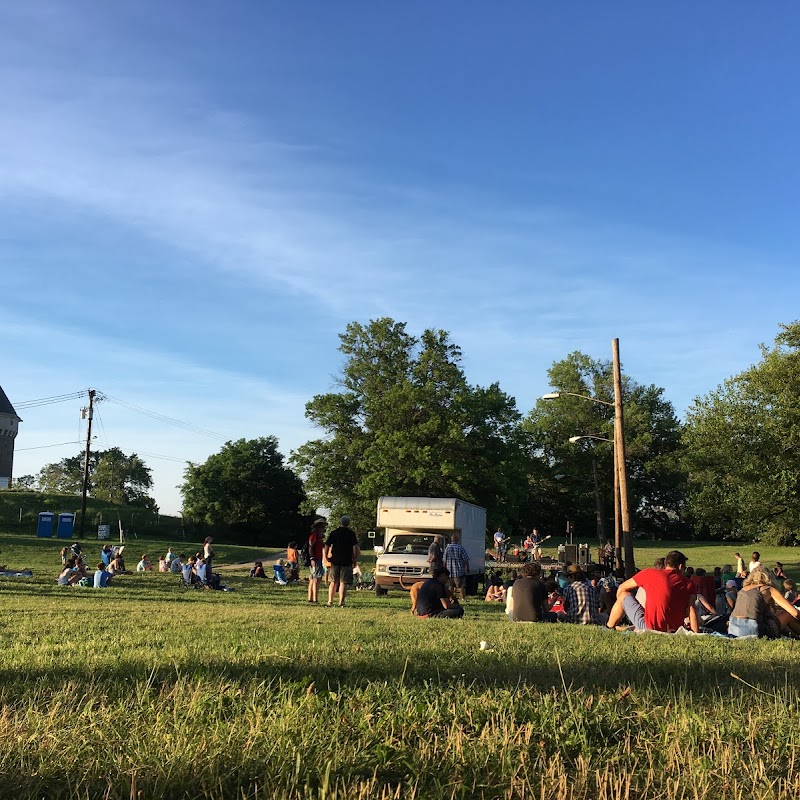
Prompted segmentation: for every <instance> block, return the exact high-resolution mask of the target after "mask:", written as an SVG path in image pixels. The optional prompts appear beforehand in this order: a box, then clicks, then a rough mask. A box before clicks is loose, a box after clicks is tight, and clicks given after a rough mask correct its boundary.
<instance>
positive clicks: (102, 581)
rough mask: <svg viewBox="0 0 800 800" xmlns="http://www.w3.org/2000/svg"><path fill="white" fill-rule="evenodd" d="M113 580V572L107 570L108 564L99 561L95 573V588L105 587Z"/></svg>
mask: <svg viewBox="0 0 800 800" xmlns="http://www.w3.org/2000/svg"><path fill="white" fill-rule="evenodd" d="M110 580H111V573H110V572H106V566H105V564H103V562H102V561H101V562H99V563H98V565H97V569H96V570H95V573H94V588H95V589H105V588H106V586H108V582H109V581H110Z"/></svg>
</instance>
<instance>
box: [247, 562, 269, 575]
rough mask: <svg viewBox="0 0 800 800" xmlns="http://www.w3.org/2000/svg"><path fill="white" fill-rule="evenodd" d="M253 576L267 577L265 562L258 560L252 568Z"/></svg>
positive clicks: (251, 573)
mask: <svg viewBox="0 0 800 800" xmlns="http://www.w3.org/2000/svg"><path fill="white" fill-rule="evenodd" d="M250 577H251V578H266V577H267V573H266V572H264V564H263V563H262V562H261V561H256V563H255V564H253V568H252V569H251V570H250Z"/></svg>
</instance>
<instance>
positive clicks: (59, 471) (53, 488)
mask: <svg viewBox="0 0 800 800" xmlns="http://www.w3.org/2000/svg"><path fill="white" fill-rule="evenodd" d="M83 465H84V456H83V455H81V454H78V455H77V456H71V457H68V458H62V459H61V461H57V462H55V463H53V464H47V465H46V466H44V467H43V468H42V469H41V471H40V472H39V474H38V476H37V484H38V488H39V491H42V492H54V493H60V494H80V493H81V491H82V490H83ZM152 488H153V477H152V474H151V470H150V468H149V467H148V466H147V465H146V464H145V463H144V461H142V459H141V458H139V456H138V455H136V453H132V454H131V455H126V454H125V453H123V452H122V450H120V449H119V448H118V447H112V448H110V449H109V450H98V451H92V452H90V453H89V494H90V495H91V496H92V497H95V498H97V499H99V500H108V501H109V502H112V503H122V504H129V505H137V506H143V507H146V508H153V509H155V507H156V506H155V501H154V500H153V498H152V497H151V496H150V490H151V489H152Z"/></svg>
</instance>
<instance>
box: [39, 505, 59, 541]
mask: <svg viewBox="0 0 800 800" xmlns="http://www.w3.org/2000/svg"><path fill="white" fill-rule="evenodd" d="M55 518H56V515H55V514H52V513H50V512H49V511H42V513H41V514H39V524H38V526H37V527H36V535H37V536H39V537H41V538H42V539H50V538H51V537H52V536H53V522H54V520H55Z"/></svg>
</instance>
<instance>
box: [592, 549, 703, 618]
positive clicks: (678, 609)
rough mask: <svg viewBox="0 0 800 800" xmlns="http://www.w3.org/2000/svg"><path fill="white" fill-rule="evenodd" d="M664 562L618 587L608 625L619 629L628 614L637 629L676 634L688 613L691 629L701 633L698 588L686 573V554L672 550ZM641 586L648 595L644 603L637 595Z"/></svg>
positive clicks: (643, 571) (639, 573)
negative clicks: (698, 612)
mask: <svg viewBox="0 0 800 800" xmlns="http://www.w3.org/2000/svg"><path fill="white" fill-rule="evenodd" d="M665 562H666V563H665V565H664V569H645V570H642V571H641V572H638V573H637V574H636V575H634V576H633V577H632V578H629V579H628V580H627V581H625V582H624V583H623V584H621V585H620V586H619V588H618V589H617V601H616V602H615V603H614V608H612V609H611V615H610V616H609V619H608V622H607V623H606V625H607V627H609V628H616V627H617V625H618V624H619V623H620V621H621V620H622V617H623V616H627V617H628V619H629V620H630V621H631V624H632V625H633V627H634V628H635V629H636V630H637V631H645V630H648V631H661V632H662V633H674V632H675V631H677V630H678V629H679V628H682V627H683V623H684V620H685V619H686V617H687V616H688V617H689V625H690V627H691V629H692V630H693V631H694V632H695V633H698V632H699V630H700V624H699V622H698V620H697V611H696V609H695V605H694V604H695V601H696V600H697V596H696V594H695V587H694V584H693V583H692V582H691V581H690V580H688V579H687V578H686V576H685V575H684V571H685V569H686V556H685V555H684V554H683V553H681V552H680V551H678V550H671V551H670V552H669V553H667V556H666V559H665ZM639 589H644V590H645V592H646V595H647V599H646V602H645V605H644V606H642V605H641V603H639V601H638V600H637V599H636V596H635V595H636V592H637V591H638V590H639Z"/></svg>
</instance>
